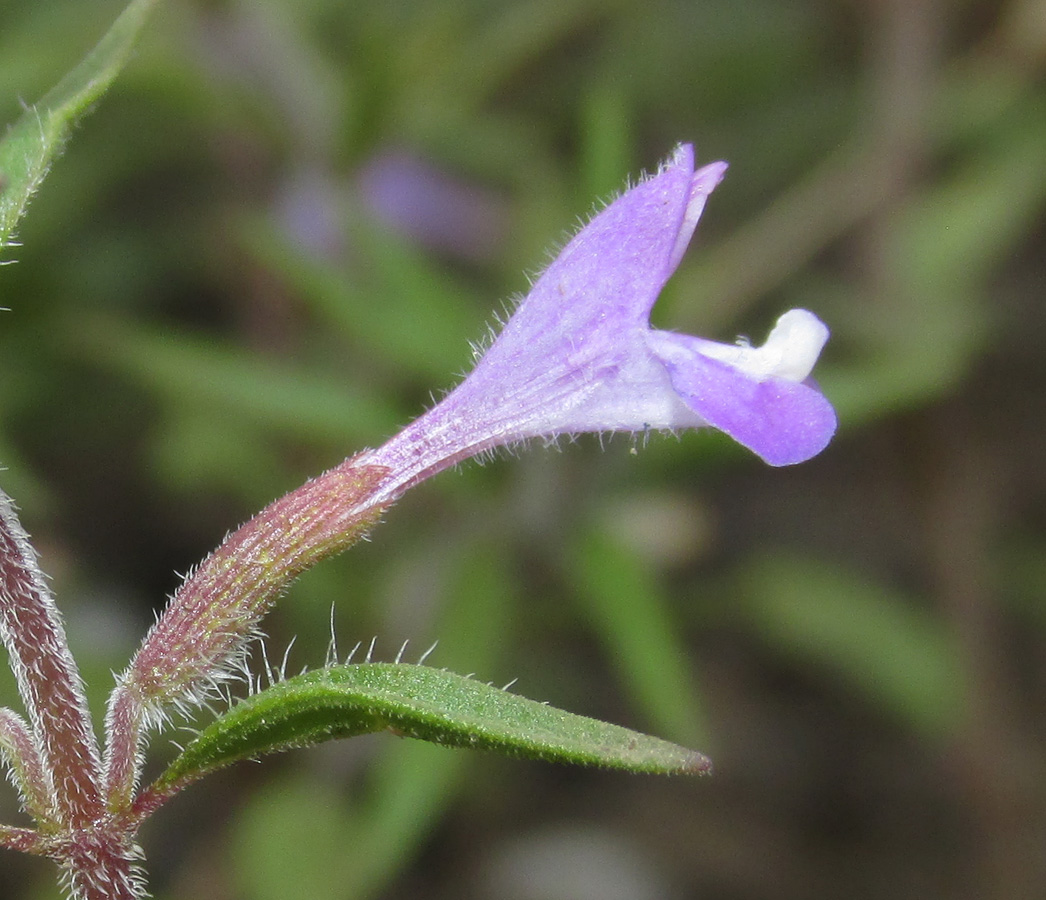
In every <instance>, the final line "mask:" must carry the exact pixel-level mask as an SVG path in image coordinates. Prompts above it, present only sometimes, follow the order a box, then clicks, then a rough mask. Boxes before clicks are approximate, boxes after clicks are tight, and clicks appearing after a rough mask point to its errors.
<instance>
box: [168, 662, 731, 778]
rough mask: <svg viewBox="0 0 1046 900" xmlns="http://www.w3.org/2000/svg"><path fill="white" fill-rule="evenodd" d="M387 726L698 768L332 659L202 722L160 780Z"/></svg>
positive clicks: (544, 713) (415, 670)
mask: <svg viewBox="0 0 1046 900" xmlns="http://www.w3.org/2000/svg"><path fill="white" fill-rule="evenodd" d="M386 729H387V730H389V731H391V732H392V733H394V734H397V735H401V736H404V737H413V738H418V739H420V740H424V741H431V742H433V743H436V744H441V745H443V746H445V747H467V748H474V749H481V750H499V751H501V752H503V753H507V754H510V755H514V756H521V757H527V758H531V759H544V760H549V761H555V762H564V763H574V764H577V765H591V766H602V767H605V768H613V769H624V770H626V771H629V772H647V773H653V774H665V775H671V774H690V775H692V774H703V773H705V772H707V771H709V769H710V767H711V764H710V763H709V761H708V759H707V758H705V757H704V756H702V755H701V754H700V753H695V752H694V751H692V750H687V749H686V748H684V747H679V746H677V745H675V744H670V743H668V742H666V741H662V740H659V739H657V738H652V737H648V736H646V735H643V734H639V733H638V732H634V731H629V730H628V729H626V728H621V727H619V726H616V725H608V724H606V723H603V722H598V721H596V720H595V719H589V718H586V717H584V716H577V715H573V714H572V713H567V712H562V711H561V710H558V709H554V708H553V707H551V706H547V705H546V704H544V703H537V702H535V701H533V700H527V699H525V698H523V697H520V696H518V695H516V694H510V693H509V692H508V691H505V690H501V689H499V688H495V687H491V686H490V685H487V684H483V683H481V682H478V681H473V680H472V679H469V678H464V677H462V676H461V675H455V674H453V673H451V672H446V671H444V670H442V669H432V668H429V667H427V666H415V665H401V664H397V663H365V664H361V665H348V666H332V667H329V668H325V669H320V670H318V671H315V672H308V673H306V674H304V675H299V676H298V677H296V678H291V679H288V680H287V681H284V682H282V683H280V684H277V685H274V686H273V687H271V688H269V689H268V690H265V691H262V692H261V693H258V694H255V695H254V696H253V697H249V698H247V699H246V700H243V701H242V702H240V703H239V704H237V705H236V706H235V707H233V708H232V709H231V710H230V711H229V712H227V713H225V715H223V716H221V717H220V718H219V719H218V720H217V721H216V722H214V723H213V724H212V725H210V726H209V727H208V728H206V729H205V730H204V731H203V732H202V733H201V734H200V735H199V737H197V738H196V740H194V741H193V742H192V743H191V744H189V746H188V747H187V748H186V749H185V751H184V752H183V753H182V754H181V756H179V757H178V758H177V759H176V760H175V761H174V762H173V763H172V764H171V766H170V767H169V768H168V769H167V771H166V772H165V773H164V774H163V776H161V778H160V780H159V781H158V782H157V784H156V787H157V788H158V789H160V790H161V791H162V790H166V789H167V788H169V787H173V786H176V785H181V784H187V783H189V782H191V781H195V780H196V779H197V778H200V777H201V776H203V775H205V774H206V773H207V772H210V771H213V770H215V769H218V768H220V767H222V766H226V765H228V764H230V763H233V762H236V761H237V760H241V759H248V758H253V757H257V756H261V755H263V754H266V753H275V752H278V751H280V750H288V749H291V748H294V747H307V746H311V745H313V744H318V743H321V742H322V741H328V740H333V739H335V738H345V737H354V736H356V735H360V734H368V733H371V732H375V731H382V730H386Z"/></svg>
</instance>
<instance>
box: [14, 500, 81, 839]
mask: <svg viewBox="0 0 1046 900" xmlns="http://www.w3.org/2000/svg"><path fill="white" fill-rule="evenodd" d="M0 639H2V640H3V642H4V645H5V646H6V647H7V651H8V653H9V654H10V660H11V668H12V669H13V671H14V674H15V679H16V681H17V683H18V690H19V692H20V693H21V696H22V700H23V702H24V703H25V706H26V710H27V711H28V713H29V719H30V722H31V723H32V732H33V737H34V741H35V743H36V744H37V745H38V746H39V747H40V748H41V750H42V758H43V765H44V766H45V767H46V769H47V770H49V774H50V784H51V785H53V791H54V794H55V796H54V801H55V804H56V807H57V813H58V817H59V819H60V821H61V822H62V823H63V824H64V825H66V826H68V827H70V828H84V827H87V826H89V825H90V823H91V822H93V821H95V820H97V818H98V817H99V815H100V814H101V812H102V802H101V791H100V786H99V782H100V778H99V775H100V761H99V756H98V749H97V743H96V740H95V736H94V729H93V728H92V727H91V719H90V715H89V713H88V710H87V700H86V698H85V696H84V692H83V687H82V685H81V681H80V675H79V672H78V671H77V668H76V663H75V661H74V660H73V657H72V654H71V653H70V652H69V645H68V642H67V641H66V638H65V630H64V628H63V627H62V621H61V616H60V615H59V613H58V607H57V606H56V605H55V602H54V599H53V598H52V596H51V593H50V591H49V590H48V588H47V585H46V583H45V581H44V575H43V573H42V572H41V571H40V567H39V565H38V563H37V560H36V553H35V552H34V551H33V548H32V545H31V544H30V543H29V538H28V536H27V535H26V533H25V531H24V530H23V529H22V526H21V524H20V523H19V522H18V517H17V516H16V515H15V511H14V506H13V504H12V503H11V500H10V498H9V497H8V496H7V495H6V494H4V493H3V492H2V491H0Z"/></svg>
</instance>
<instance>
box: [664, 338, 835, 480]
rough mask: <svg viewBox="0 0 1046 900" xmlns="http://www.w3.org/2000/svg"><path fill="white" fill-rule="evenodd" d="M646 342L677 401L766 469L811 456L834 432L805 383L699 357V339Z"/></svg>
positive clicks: (828, 409)
mask: <svg viewBox="0 0 1046 900" xmlns="http://www.w3.org/2000/svg"><path fill="white" fill-rule="evenodd" d="M650 338H651V345H652V349H654V352H655V353H656V354H657V356H658V357H659V358H660V360H661V362H662V364H663V365H664V367H665V371H666V372H668V377H669V378H670V379H671V381H672V386H673V387H674V388H675V390H676V392H677V393H678V395H679V397H680V399H682V400H683V401H684V402H685V403H686V404H687V406H689V407H690V408H691V409H692V410H693V411H694V413H695V414H696V415H698V416H699V417H700V418H701V419H703V420H704V421H705V422H707V423H708V424H709V425H711V426H713V427H715V428H718V429H719V430H720V431H724V432H726V433H727V434H728V435H730V437H732V438H733V439H734V440H736V441H737V442H738V443H739V444H743V445H744V446H745V447H747V448H748V449H749V450H751V451H752V452H753V453H756V454H757V455H759V456H761V457H762V458H763V459H764V460H765V461H766V462H768V463H769V464H770V465H772V466H789V465H792V464H794V463H800V462H803V461H804V460H807V459H809V458H810V457H812V456H816V455H817V454H818V453H820V452H821V451H822V450H823V449H824V448H825V447H826V446H827V444H828V442H829V440H831V437H832V435H833V434H834V433H835V426H836V418H835V410H833V409H832V406H831V404H830V403H829V402H828V401H827V400H826V399H825V398H824V397H823V396H822V395H821V393H820V392H819V391H818V390H817V389H816V388H814V387H812V386H811V385H810V384H808V383H805V382H795V381H789V380H787V379H785V378H780V377H769V378H766V379H763V380H759V379H756V378H753V377H752V376H751V375H749V374H747V373H745V372H743V371H741V370H739V369H736V368H734V367H733V366H730V365H728V364H727V363H724V362H721V361H719V360H717V359H711V358H710V357H708V356H706V355H704V354H703V353H701V345H702V343H704V342H702V341H701V339H700V338H691V337H689V336H688V335H682V334H672V333H669V332H652V333H651V335H650Z"/></svg>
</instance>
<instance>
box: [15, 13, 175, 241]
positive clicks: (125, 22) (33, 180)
mask: <svg viewBox="0 0 1046 900" xmlns="http://www.w3.org/2000/svg"><path fill="white" fill-rule="evenodd" d="M154 3H155V0H132V2H131V3H130V4H128V6H127V8H126V9H125V10H124V11H123V13H121V14H120V16H119V18H117V20H116V21H115V22H114V23H113V26H112V28H110V29H109V31H108V32H107V33H106V35H105V37H103V38H102V39H101V41H99V42H98V44H97V46H95V48H94V49H93V50H92V51H91V52H90V53H88V54H87V56H86V57H84V59H83V60H82V61H81V62H80V64H79V65H77V66H76V67H75V68H74V69H73V70H72V71H71V72H69V73H68V74H67V75H66V76H65V77H64V78H63V79H62V80H61V81H60V82H59V83H58V84H57V85H55V86H54V87H53V88H52V89H51V90H50V91H48V93H47V94H46V95H45V96H44V98H43V99H42V100H41V101H40V102H39V103H37V104H35V105H33V106H30V107H29V108H28V109H26V111H25V112H24V113H23V114H22V116H21V117H20V118H19V120H18V121H17V122H16V123H15V124H14V125H13V126H11V128H10V129H8V132H7V134H6V135H5V136H4V139H3V140H2V141H0V250H2V249H3V248H5V247H8V246H11V245H12V243H13V235H14V229H15V225H16V224H17V223H18V220H19V219H20V218H21V217H22V214H23V213H24V212H25V208H26V206H27V205H28V204H29V199H30V198H31V197H32V195H33V193H34V191H36V189H37V188H38V187H39V186H40V182H41V181H43V179H44V176H45V175H46V174H47V170H48V168H49V167H50V165H51V162H52V161H53V160H54V159H55V158H56V157H57V156H58V154H59V153H61V150H62V146H63V145H64V144H65V141H66V139H67V138H68V137H69V132H70V131H71V129H72V127H73V125H74V124H75V123H76V121H77V119H79V118H80V116H82V115H83V114H84V113H85V112H86V111H87V109H88V107H89V106H90V105H91V104H92V103H94V101H95V100H97V99H98V98H99V97H101V95H102V94H104V93H105V91H106V89H107V88H108V87H109V85H110V84H111V83H112V81H113V79H114V78H116V76H117V74H118V73H119V72H120V69H122V68H123V65H124V63H125V62H126V61H127V58H128V56H129V55H130V52H131V48H132V47H133V46H134V42H135V39H136V38H137V37H138V32H139V31H141V28H142V25H143V24H144V22H145V20H146V18H147V17H148V15H149V12H150V11H151V9H152V7H153V5H154Z"/></svg>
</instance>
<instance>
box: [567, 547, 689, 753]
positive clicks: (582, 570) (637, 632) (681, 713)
mask: <svg viewBox="0 0 1046 900" xmlns="http://www.w3.org/2000/svg"><path fill="white" fill-rule="evenodd" d="M569 561H570V566H569V568H568V571H569V573H570V575H571V576H572V577H573V579H574V587H575V589H576V592H577V598H578V600H579V602H581V603H583V604H584V606H585V608H586V610H587V612H588V614H589V620H590V621H591V623H592V627H593V628H594V629H595V630H596V631H598V632H599V633H600V634H601V636H602V638H603V640H604V642H605V643H606V646H607V649H608V651H609V652H610V653H611V654H613V657H614V660H615V662H616V664H617V666H618V669H619V671H620V672H621V677H622V679H623V680H624V682H625V683H626V685H627V687H628V689H629V690H630V691H631V693H632V696H633V697H634V699H635V701H636V703H637V704H638V705H639V707H640V708H641V709H642V710H643V713H644V714H645V715H646V716H647V717H648V719H649V721H651V722H652V723H653V724H654V727H656V728H657V729H658V730H659V731H664V732H665V733H667V734H669V735H670V736H672V737H675V738H677V739H679V740H685V741H691V740H703V739H704V735H705V733H706V730H707V729H706V728H705V726H704V722H703V716H702V713H701V709H700V704H701V694H700V691H699V690H698V689H697V686H696V685H695V683H694V678H693V674H692V672H691V670H690V667H689V662H688V653H687V648H686V644H685V641H684V638H683V636H682V635H681V633H680V630H679V626H678V625H677V624H676V623H675V622H674V621H673V619H672V612H671V609H670V608H669V607H670V604H669V602H668V599H667V597H666V596H665V593H664V591H663V590H662V589H661V587H660V586H659V585H658V583H657V579H656V577H655V576H654V573H653V572H651V571H650V569H649V567H647V566H645V565H644V563H643V562H642V561H641V560H639V559H637V558H636V556H635V555H634V554H631V553H629V552H628V550H626V549H625V548H624V547H622V546H621V545H620V544H619V543H617V542H615V541H614V540H612V539H611V538H609V537H607V536H606V535H604V534H602V533H601V532H599V531H596V530H593V531H592V532H590V533H589V534H587V535H585V536H584V538H583V539H582V540H581V541H580V542H579V543H578V545H577V546H576V547H575V548H573V553H572V555H571V556H570V557H569Z"/></svg>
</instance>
